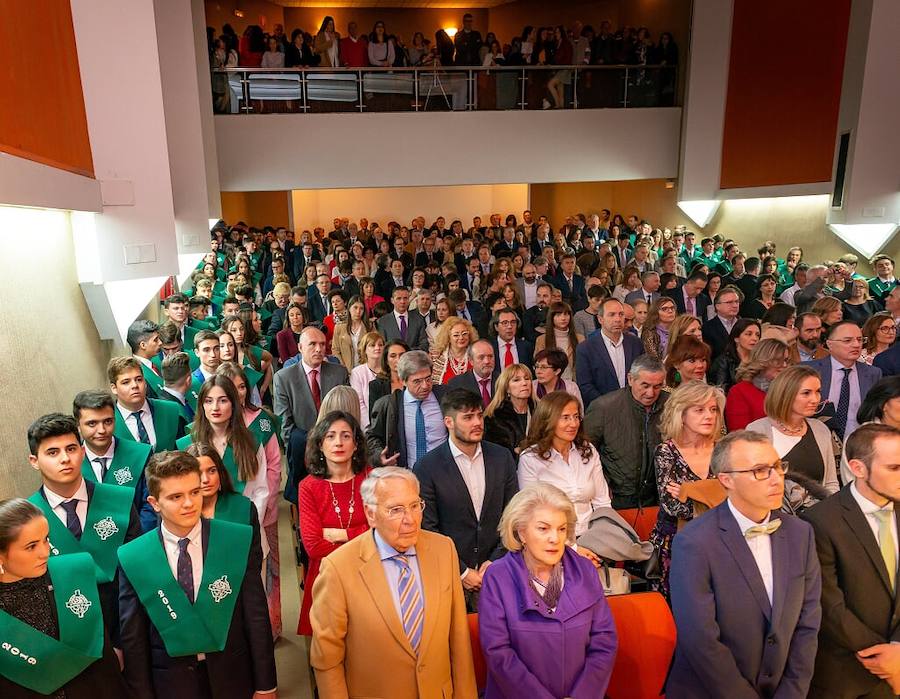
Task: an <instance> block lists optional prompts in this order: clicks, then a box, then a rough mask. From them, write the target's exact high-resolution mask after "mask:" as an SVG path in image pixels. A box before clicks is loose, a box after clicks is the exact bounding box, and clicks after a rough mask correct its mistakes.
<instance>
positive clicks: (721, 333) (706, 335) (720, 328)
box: [703, 286, 741, 357]
mask: <svg viewBox="0 0 900 699" xmlns="http://www.w3.org/2000/svg"><path fill="white" fill-rule="evenodd" d="M713 305H714V306H715V309H716V314H715V315H714V316H713V317H712V318H710V319H709V320H707V321H706V322H705V323H704V324H703V341H704V342H705V343H706V344H707V345H709V348H710V349H711V350H712V356H713V357H718V356H719V355H720V354H722V353H724V352H725V348H726V347H728V337H729V336H730V335H731V330H732V329H733V328H734V324H735V323H737V321H738V316H739V315H740V311H741V292H740V291H739V290H738V289H737V288H736V287H733V286H723V287H722V288H721V289H719V293H717V294H716V298H715V301H714V302H713Z"/></svg>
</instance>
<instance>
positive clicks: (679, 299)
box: [665, 286, 710, 322]
mask: <svg viewBox="0 0 900 699" xmlns="http://www.w3.org/2000/svg"><path fill="white" fill-rule="evenodd" d="M665 295H666V296H668V297H669V298H670V299H672V300H673V301H674V302H675V310H677V311H678V313H679V314H682V313H687V310H686V309H685V307H684V292H683V291H682V290H681V287H680V286H679V287H676V288H674V289H668V290H666V292H665ZM709 303H710V301H709V297H708V296H707V295H706V294H702V293H701V294H697V296H696V297H695V298H694V310H695V311H696V312H697V313H696V315H697V318H699V319H700V321H701V322H703V321H704V320H705V319H706V307H707V306H709Z"/></svg>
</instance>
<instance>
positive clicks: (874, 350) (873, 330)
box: [859, 311, 897, 365]
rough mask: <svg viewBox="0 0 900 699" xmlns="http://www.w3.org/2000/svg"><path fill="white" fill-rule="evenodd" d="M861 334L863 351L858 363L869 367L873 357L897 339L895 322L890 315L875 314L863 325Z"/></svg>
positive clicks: (884, 313)
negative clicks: (863, 363)
mask: <svg viewBox="0 0 900 699" xmlns="http://www.w3.org/2000/svg"><path fill="white" fill-rule="evenodd" d="M862 334H863V349H862V352H861V353H860V355H859V361H861V362H865V363H866V364H869V365H871V364H872V360H874V359H875V357H877V356H878V355H879V354H881V353H882V352H884V351H885V350H886V349H888V348H889V347H890V346H891V345H892V344H894V340H896V339H897V322H896V321H895V320H894V317H893V316H892V315H891V314H890V313H886V312H884V311H882V312H881V313H876V314H875V315H873V316H872V317H871V318H869V319H868V320H867V321H866V323H865V325H863V329H862Z"/></svg>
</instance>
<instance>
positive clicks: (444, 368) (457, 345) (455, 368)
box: [432, 317, 478, 385]
mask: <svg viewBox="0 0 900 699" xmlns="http://www.w3.org/2000/svg"><path fill="white" fill-rule="evenodd" d="M477 339H478V331H477V330H475V326H473V325H472V323H470V322H469V321H468V320H466V319H465V318H459V317H455V318H447V320H445V321H444V323H443V325H441V329H440V330H439V331H438V334H437V338H436V339H435V343H434V348H433V349H432V355H433V356H432V361H433V363H434V367H433V370H432V380H433V381H434V383H435V384H440V385H445V384H446V383H447V382H448V381H449V380H450V379H452V378H454V377H455V376H461V375H462V374H465V373H466V372H467V371H468V370H469V369H471V368H472V366H471V362H470V361H469V345H471V344H472V343H473V342H475V341H476V340H477Z"/></svg>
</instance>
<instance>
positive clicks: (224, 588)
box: [119, 515, 253, 658]
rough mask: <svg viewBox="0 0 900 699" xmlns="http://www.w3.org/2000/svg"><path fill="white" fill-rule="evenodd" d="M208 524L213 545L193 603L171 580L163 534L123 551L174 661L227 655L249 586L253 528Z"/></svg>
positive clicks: (214, 521)
mask: <svg viewBox="0 0 900 699" xmlns="http://www.w3.org/2000/svg"><path fill="white" fill-rule="evenodd" d="M247 521H248V522H249V515H248V520H247ZM208 524H209V545H208V548H207V550H206V555H205V556H204V558H203V579H202V580H201V582H200V589H199V590H198V591H197V599H196V600H195V601H194V604H191V603H190V601H189V600H188V598H187V595H185V594H184V590H182V589H181V586H180V585H179V584H178V581H177V580H176V579H175V576H174V575H172V569H171V568H169V561H168V559H167V558H166V552H165V549H164V548H163V543H162V541H161V538H160V536H161V535H160V532H159V531H158V530H157V531H152V532H148V533H147V534H144V535H143V536H141V537H139V538H137V539H135V540H134V541H131V542H129V543H128V544H126V545H125V546H123V547H122V548H120V549H119V562H120V563H121V564H122V570H124V571H125V574H126V575H127V576H128V580H129V581H131V585H132V586H133V587H134V589H135V592H137V595H138V599H140V601H141V604H143V605H144V609H146V610H147V615H148V616H149V617H150V621H151V622H153V625H154V626H155V627H156V630H157V631H158V632H159V635H160V636H161V637H162V640H163V643H164V644H165V646H166V652H167V653H168V654H169V655H170V656H171V657H173V658H174V657H178V656H183V655H196V654H197V653H215V652H219V651H222V650H224V648H225V641H226V640H227V639H228V629H229V628H230V627H231V617H232V615H233V614H234V605H235V603H236V602H237V597H238V594H239V593H240V590H241V584H242V583H243V581H244V573H245V572H246V569H247V557H248V555H249V553H250V540H251V538H252V535H253V533H252V529H251V528H250V527H248V526H247V525H246V524H234V523H232V522H226V521H224V520H219V519H211V520H208Z"/></svg>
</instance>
